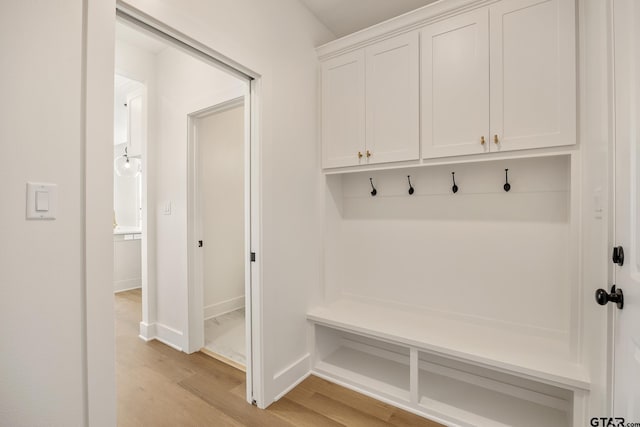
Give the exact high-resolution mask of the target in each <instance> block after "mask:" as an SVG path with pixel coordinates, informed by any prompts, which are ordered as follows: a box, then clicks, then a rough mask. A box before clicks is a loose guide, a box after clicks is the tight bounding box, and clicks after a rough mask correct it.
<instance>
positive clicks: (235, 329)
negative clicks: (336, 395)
mask: <svg viewBox="0 0 640 427" xmlns="http://www.w3.org/2000/svg"><path fill="white" fill-rule="evenodd" d="M245 119H246V114H245V108H244V98H243V97H238V98H236V99H232V100H229V101H225V102H223V103H221V104H218V105H215V106H212V107H211V108H207V109H204V110H202V111H198V112H196V113H193V114H191V115H190V117H189V130H190V135H189V153H190V162H189V168H190V169H191V171H190V173H189V176H191V177H193V182H190V183H189V184H190V185H191V186H193V189H192V191H191V192H190V196H191V200H190V201H189V206H190V207H191V208H192V212H193V215H192V220H193V235H194V236H195V237H196V239H197V240H198V244H197V250H196V253H194V254H193V264H192V268H193V269H194V271H193V274H192V277H193V283H192V286H194V287H196V288H198V289H200V288H201V289H202V300H203V307H202V310H203V311H202V312H203V324H204V330H203V342H202V350H201V351H203V352H204V353H205V354H207V355H209V356H211V357H214V358H216V359H218V360H221V361H223V362H225V363H227V364H230V365H232V366H235V367H237V368H239V369H241V370H245V366H246V345H247V343H246V316H245V286H244V276H245V271H246V267H247V263H249V262H250V259H249V258H248V257H246V256H245V253H246V251H245V245H246V244H247V243H248V242H246V240H245V216H244V211H245V206H244V205H245V197H244V180H245V176H246V174H245V173H244V158H245V153H244V150H245V147H244V139H245V138H244V121H245ZM196 312H197V309H196ZM196 321H197V320H196ZM195 338H196V339H195V340H194V341H195V342H194V343H193V346H195V347H198V346H200V345H201V344H200V341H199V340H198V339H197V338H198V337H195Z"/></svg>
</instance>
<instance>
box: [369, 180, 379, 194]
mask: <svg viewBox="0 0 640 427" xmlns="http://www.w3.org/2000/svg"><path fill="white" fill-rule="evenodd" d="M369 182H370V183H371V196H372V197H373V196H375V195H376V194H378V190H376V187H374V186H373V178H369Z"/></svg>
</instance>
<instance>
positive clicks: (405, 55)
mask: <svg viewBox="0 0 640 427" xmlns="http://www.w3.org/2000/svg"><path fill="white" fill-rule="evenodd" d="M366 57H367V59H366V64H367V65H366V75H367V90H366V112H367V114H366V115H367V120H366V135H367V137H366V141H367V142H366V149H367V151H368V152H367V153H366V154H367V157H368V162H369V163H384V162H397V161H404V160H417V159H418V158H419V156H420V153H419V150H420V141H419V138H420V136H419V134H420V131H419V120H420V118H419V112H418V111H419V102H420V101H419V98H420V96H419V89H418V88H419V78H420V76H419V59H418V58H419V49H418V33H417V32H411V33H408V34H403V35H400V36H397V37H394V38H391V39H389V40H385V41H382V42H380V43H376V44H374V45H373V46H369V47H367V48H366Z"/></svg>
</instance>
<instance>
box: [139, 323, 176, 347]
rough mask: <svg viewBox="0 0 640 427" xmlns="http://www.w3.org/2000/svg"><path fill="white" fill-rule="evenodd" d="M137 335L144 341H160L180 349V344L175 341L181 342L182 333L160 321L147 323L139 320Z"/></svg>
mask: <svg viewBox="0 0 640 427" xmlns="http://www.w3.org/2000/svg"><path fill="white" fill-rule="evenodd" d="M138 337H139V338H140V339H141V340H143V341H145V342H149V341H153V340H156V341H160V342H161V343H163V344H165V345H168V346H169V347H171V348H173V349H175V350H178V351H182V346H181V345H179V344H177V343H181V342H183V340H184V334H183V333H182V332H180V331H178V330H176V329H173V328H171V327H169V326H166V325H163V324H162V323H157V322H156V323H151V324H147V323H144V322H140V335H138Z"/></svg>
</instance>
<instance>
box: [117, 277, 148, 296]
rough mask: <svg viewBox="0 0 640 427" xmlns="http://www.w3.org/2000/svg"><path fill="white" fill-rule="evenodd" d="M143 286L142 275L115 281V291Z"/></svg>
mask: <svg viewBox="0 0 640 427" xmlns="http://www.w3.org/2000/svg"><path fill="white" fill-rule="evenodd" d="M141 287H142V279H141V278H140V277H138V278H135V279H126V280H118V281H117V282H113V292H114V293H118V292H124V291H130V290H131V289H136V288H141Z"/></svg>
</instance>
